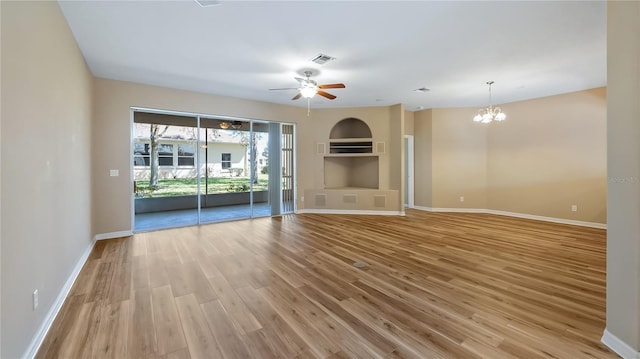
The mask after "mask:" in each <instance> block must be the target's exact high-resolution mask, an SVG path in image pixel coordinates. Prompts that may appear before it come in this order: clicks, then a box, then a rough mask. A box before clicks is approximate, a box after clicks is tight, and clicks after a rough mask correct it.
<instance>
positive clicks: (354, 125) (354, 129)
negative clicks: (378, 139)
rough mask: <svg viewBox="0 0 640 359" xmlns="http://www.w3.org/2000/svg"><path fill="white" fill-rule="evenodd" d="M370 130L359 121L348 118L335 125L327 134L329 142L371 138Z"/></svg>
mask: <svg viewBox="0 0 640 359" xmlns="http://www.w3.org/2000/svg"><path fill="white" fill-rule="evenodd" d="M372 137H373V136H372V134H371V129H370V128H369V125H367V124H366V123H365V122H364V121H362V120H361V119H358V118H355V117H348V118H345V119H342V120H340V121H338V123H336V124H335V125H334V126H333V128H331V132H330V133H329V139H330V140H338V139H345V138H372Z"/></svg>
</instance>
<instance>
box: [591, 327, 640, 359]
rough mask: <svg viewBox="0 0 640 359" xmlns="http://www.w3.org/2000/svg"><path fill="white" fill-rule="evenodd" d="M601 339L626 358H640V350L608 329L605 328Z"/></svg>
mask: <svg viewBox="0 0 640 359" xmlns="http://www.w3.org/2000/svg"><path fill="white" fill-rule="evenodd" d="M600 341H601V342H602V343H603V344H604V345H606V346H608V347H609V349H611V350H613V351H614V352H616V354H618V355H620V356H621V357H622V358H624V359H640V351H637V350H635V349H633V348H632V347H631V346H629V345H628V344H627V343H625V342H623V341H622V340H620V338H618V337H616V336H615V335H613V334H611V332H610V331H608V330H607V329H605V330H604V334H602V339H600Z"/></svg>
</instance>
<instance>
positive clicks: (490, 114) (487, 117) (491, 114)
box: [473, 81, 507, 123]
mask: <svg viewBox="0 0 640 359" xmlns="http://www.w3.org/2000/svg"><path fill="white" fill-rule="evenodd" d="M487 85H489V107H487V108H482V109H480V110H478V114H477V115H475V117H474V118H473V121H474V122H480V123H490V122H493V121H498V122H500V121H504V120H505V119H506V118H507V115H505V114H504V112H502V109H501V108H500V107H497V106H496V107H494V106H493V105H492V104H491V85H493V81H488V82H487Z"/></svg>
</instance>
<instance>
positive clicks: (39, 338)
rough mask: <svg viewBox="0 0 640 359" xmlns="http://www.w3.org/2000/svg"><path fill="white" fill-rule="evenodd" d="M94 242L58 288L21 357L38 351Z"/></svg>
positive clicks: (32, 354) (93, 242) (30, 356)
mask: <svg viewBox="0 0 640 359" xmlns="http://www.w3.org/2000/svg"><path fill="white" fill-rule="evenodd" d="M95 244H96V241H95V239H94V240H92V241H91V244H90V245H89V247H88V248H87V249H86V250H85V251H84V253H83V254H82V257H80V259H79V260H78V262H77V263H76V265H75V267H73V271H72V272H71V274H70V275H69V278H68V279H67V281H66V282H65V283H64V286H63V287H62V289H61V290H60V293H59V294H58V297H57V298H56V300H55V301H54V302H53V305H52V306H51V308H50V309H49V311H48V312H47V315H46V316H45V317H44V321H43V322H42V325H41V326H40V328H39V329H38V331H37V332H36V335H34V336H33V338H32V339H31V343H29V347H27V351H26V352H25V354H24V355H23V356H22V358H28V359H33V358H34V357H35V356H36V354H37V353H38V349H40V346H41V345H42V342H43V341H44V337H45V336H46V335H47V333H48V332H49V329H50V328H51V325H52V324H53V321H54V320H55V319H56V316H57V315H58V312H59V311H60V308H62V305H63V304H64V301H65V300H66V299H67V296H68V295H69V292H70V291H71V288H72V287H73V283H75V281H76V279H77V278H78V275H79V274H80V271H81V270H82V267H84V264H85V262H86V261H87V258H89V255H90V254H91V251H92V250H93V247H94V246H95Z"/></svg>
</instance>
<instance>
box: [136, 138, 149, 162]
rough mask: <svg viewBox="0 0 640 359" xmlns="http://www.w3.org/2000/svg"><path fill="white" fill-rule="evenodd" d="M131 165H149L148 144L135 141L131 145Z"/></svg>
mask: <svg viewBox="0 0 640 359" xmlns="http://www.w3.org/2000/svg"><path fill="white" fill-rule="evenodd" d="M133 146H134V147H133V165H134V166H149V163H151V162H150V159H149V144H148V143H135V144H134V145H133Z"/></svg>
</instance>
